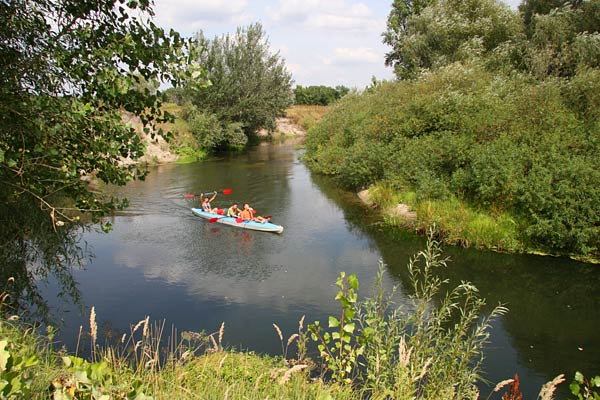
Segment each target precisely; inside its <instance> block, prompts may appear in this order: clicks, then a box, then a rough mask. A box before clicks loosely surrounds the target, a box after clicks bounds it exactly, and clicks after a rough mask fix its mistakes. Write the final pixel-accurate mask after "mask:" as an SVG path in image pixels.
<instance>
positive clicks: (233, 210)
mask: <svg viewBox="0 0 600 400" xmlns="http://www.w3.org/2000/svg"><path fill="white" fill-rule="evenodd" d="M227 216H228V217H239V216H240V209H239V208H238V205H237V203H233V205H232V206H231V207H229V208H228V209H227Z"/></svg>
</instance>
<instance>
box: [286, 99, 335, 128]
mask: <svg viewBox="0 0 600 400" xmlns="http://www.w3.org/2000/svg"><path fill="white" fill-rule="evenodd" d="M328 111H329V107H328V106H316V105H312V106H309V105H295V106H292V107H290V108H288V109H287V110H286V112H285V113H286V116H287V117H288V118H289V119H290V120H291V121H292V122H293V123H295V124H296V125H300V126H301V127H303V128H304V129H305V130H307V131H308V130H309V129H310V128H311V127H312V126H313V125H314V124H315V123H317V122H319V121H320V120H321V118H323V116H324V115H325V114H326V113H327V112H328Z"/></svg>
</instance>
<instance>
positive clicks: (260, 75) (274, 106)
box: [192, 23, 293, 136]
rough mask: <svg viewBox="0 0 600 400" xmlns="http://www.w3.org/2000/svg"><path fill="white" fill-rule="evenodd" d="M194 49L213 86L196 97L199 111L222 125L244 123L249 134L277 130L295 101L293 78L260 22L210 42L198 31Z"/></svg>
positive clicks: (194, 102) (193, 97) (201, 91)
mask: <svg viewBox="0 0 600 400" xmlns="http://www.w3.org/2000/svg"><path fill="white" fill-rule="evenodd" d="M192 50H193V51H195V52H196V54H197V61H198V63H199V64H200V65H201V66H202V67H203V68H204V69H205V70H206V71H207V77H208V79H209V80H210V82H211V85H210V86H209V87H207V88H206V89H204V90H200V91H198V92H197V93H195V94H194V95H193V96H192V103H193V104H194V105H195V106H196V107H197V108H198V109H199V110H202V111H204V112H207V113H209V114H215V115H216V116H217V117H218V119H219V121H220V122H221V123H222V125H223V126H228V125H229V124H231V123H238V124H241V126H242V127H243V130H244V132H245V134H246V135H247V136H251V135H253V134H255V133H256V132H257V131H258V130H259V129H261V128H267V129H274V127H275V119H276V118H277V117H278V116H281V115H283V113H284V110H285V109H286V108H287V107H288V106H290V105H291V104H292V102H293V94H292V90H291V82H292V77H291V74H290V73H289V72H288V71H287V69H286V66H285V62H284V60H283V59H282V58H281V56H280V55H279V53H278V52H277V53H271V51H270V49H269V42H268V40H267V38H266V37H265V33H264V31H263V28H262V26H261V25H260V24H259V23H255V24H251V25H249V26H248V27H245V28H238V29H237V31H236V33H235V34H234V35H229V34H227V35H223V36H220V37H215V38H214V39H212V40H209V39H207V38H206V37H205V36H204V34H203V33H202V32H199V33H198V34H197V36H196V38H195V40H194V43H193V48H192Z"/></svg>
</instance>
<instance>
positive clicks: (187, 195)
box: [183, 193, 196, 199]
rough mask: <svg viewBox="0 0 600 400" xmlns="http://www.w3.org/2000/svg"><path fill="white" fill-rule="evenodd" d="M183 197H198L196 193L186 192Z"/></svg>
mask: <svg viewBox="0 0 600 400" xmlns="http://www.w3.org/2000/svg"><path fill="white" fill-rule="evenodd" d="M183 197H185V198H186V199H193V198H194V197H196V195H195V194H192V193H186V194H184V195H183Z"/></svg>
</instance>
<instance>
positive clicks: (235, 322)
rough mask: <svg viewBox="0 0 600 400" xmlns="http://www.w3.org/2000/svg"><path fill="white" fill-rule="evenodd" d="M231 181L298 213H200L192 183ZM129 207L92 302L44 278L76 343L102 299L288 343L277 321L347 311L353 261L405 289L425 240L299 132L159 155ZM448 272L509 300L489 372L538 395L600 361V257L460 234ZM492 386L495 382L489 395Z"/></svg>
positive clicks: (93, 283) (94, 274)
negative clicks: (327, 163) (198, 159)
mask: <svg viewBox="0 0 600 400" xmlns="http://www.w3.org/2000/svg"><path fill="white" fill-rule="evenodd" d="M223 188H231V189H232V190H233V193H232V194H231V195H230V196H223V195H221V196H219V197H217V199H216V200H215V201H214V202H213V205H219V206H226V205H229V204H230V203H231V202H233V201H237V202H249V203H250V204H251V205H252V206H253V207H254V208H255V209H257V210H258V211H259V213H261V214H263V215H265V214H269V215H272V216H273V222H275V223H278V224H281V225H283V226H284V227H285V231H284V232H283V234H282V235H276V234H270V233H262V232H253V231H245V230H239V229H235V228H231V227H227V226H223V225H219V224H209V223H208V222H207V221H206V220H203V219H200V218H198V217H194V216H193V215H192V214H191V212H190V207H193V206H194V207H195V206H198V202H197V201H196V202H194V201H190V200H186V199H184V197H183V195H184V194H185V193H200V192H201V191H208V190H213V189H223ZM116 193H118V194H119V195H122V196H126V197H127V198H129V200H130V203H131V205H130V207H129V208H128V209H127V211H125V212H121V213H119V214H117V215H115V216H114V217H112V223H113V226H114V229H113V231H112V232H111V233H110V234H108V235H105V234H101V233H97V232H86V233H84V234H83V239H84V240H85V241H86V242H87V243H88V245H89V246H90V248H91V251H92V252H93V254H94V257H93V258H92V259H91V260H90V262H89V263H88V264H87V266H86V268H85V269H84V270H75V271H74V278H75V281H76V282H77V283H78V288H79V290H80V292H81V294H82V299H83V304H82V305H81V306H78V305H75V304H70V303H69V302H68V301H67V302H65V301H63V300H59V299H57V300H54V299H56V295H57V294H58V293H59V292H60V290H61V287H60V285H58V284H57V283H56V282H50V284H49V285H48V286H47V287H46V288H45V289H44V295H45V296H46V298H47V299H49V302H50V305H51V306H52V311H53V312H52V316H53V317H54V318H55V319H56V320H62V333H61V335H60V339H61V340H62V341H63V342H64V343H66V345H67V346H68V347H70V348H71V349H74V346H75V342H76V336H77V332H78V330H79V326H80V325H84V326H85V325H86V319H87V315H88V312H89V308H90V307H91V306H95V308H96V313H97V315H98V319H99V325H101V326H103V327H104V328H105V331H106V332H107V335H110V334H111V333H112V334H114V335H119V336H120V334H121V333H123V332H126V331H128V328H129V325H130V324H135V323H136V322H137V321H139V320H141V319H143V318H144V317H145V316H146V315H149V316H150V317H151V319H153V320H162V319H166V326H167V327H169V326H171V324H174V325H175V326H176V327H177V328H178V330H179V331H184V330H193V331H200V330H205V331H207V332H214V331H216V330H218V328H219V326H220V324H221V322H222V321H224V322H225V325H226V329H225V340H226V342H227V343H228V344H229V345H234V346H238V347H241V348H243V349H249V350H254V351H257V352H268V353H271V354H280V349H281V347H280V343H279V340H278V338H277V336H276V334H275V332H274V330H273V327H272V325H271V324H272V323H277V324H278V325H279V326H280V327H281V329H282V330H283V332H284V334H286V336H289V335H290V334H291V333H292V332H294V331H296V329H297V323H298V320H299V319H300V318H301V317H302V315H306V318H307V322H312V321H314V320H317V319H320V320H325V318H326V316H327V315H329V314H333V313H335V312H336V304H335V302H334V300H333V296H334V294H335V291H336V289H335V287H334V283H335V280H336V278H337V276H338V274H339V272H340V271H346V272H348V273H356V274H357V276H358V278H359V279H360V281H361V284H362V286H361V289H362V293H363V294H364V293H367V292H368V287H369V284H370V282H371V281H372V280H373V278H374V276H375V274H376V272H377V268H378V266H377V265H378V260H380V259H383V261H384V262H385V263H386V264H387V266H388V267H387V274H386V277H385V280H386V282H385V283H386V285H387V286H388V287H390V286H392V285H399V286H400V287H401V289H402V290H406V289H405V287H406V286H403V285H406V283H407V281H406V279H407V277H406V264H407V262H408V258H409V256H410V255H412V254H414V253H415V252H417V251H418V250H420V249H422V248H423V245H424V240H423V239H422V238H419V237H416V236H414V235H411V234H408V233H400V232H389V231H386V230H383V229H382V228H381V227H380V225H378V224H377V223H376V221H377V216H376V215H375V214H374V213H373V212H372V211H371V210H369V209H368V208H366V207H364V206H363V205H362V204H360V203H359V202H358V200H357V199H356V198H355V196H354V195H353V194H351V193H347V192H344V191H341V190H339V189H336V188H335V186H334V185H333V184H332V183H331V182H330V181H329V180H328V179H326V178H323V177H320V176H314V175H311V174H310V172H309V171H308V170H307V169H306V167H305V166H304V165H303V164H302V163H300V162H299V161H298V159H297V153H296V151H295V150H294V148H293V146H291V145H261V146H257V147H255V148H253V149H251V150H250V151H249V152H247V153H245V154H242V155H236V156H231V157H227V158H223V159H216V160H212V161H208V162H203V163H197V164H189V165H166V166H160V167H156V168H154V169H153V170H152V171H151V174H150V175H149V176H148V178H147V179H146V181H144V182H134V183H132V184H130V185H128V186H127V187H125V188H120V189H118V190H117V192H116ZM446 254H447V255H449V256H450V257H451V258H452V260H453V261H452V262H451V264H450V266H449V268H448V269H447V270H446V271H444V272H443V273H444V274H445V276H446V277H447V278H449V279H450V280H451V283H452V284H453V285H456V284H457V283H459V282H460V281H461V280H469V281H471V282H473V283H474V284H475V285H476V286H477V287H478V288H479V289H480V291H481V294H482V295H483V296H484V297H485V298H487V299H488V304H490V307H491V306H493V305H495V304H497V303H498V302H502V303H504V304H506V305H507V306H508V307H509V308H510V312H509V313H508V314H507V315H506V316H504V317H503V318H501V319H499V320H497V321H496V322H495V323H494V328H493V331H492V338H491V343H490V344H489V345H488V346H487V349H486V355H487V360H486V361H485V366H484V367H485V370H486V376H487V378H488V379H489V380H490V381H491V382H494V383H495V382H498V381H500V380H503V379H507V378H509V377H512V376H513V375H514V373H515V372H517V373H519V375H520V377H521V381H522V384H523V390H524V393H525V398H535V395H536V394H537V392H538V391H539V388H540V387H541V385H542V384H543V383H544V382H546V381H548V380H550V379H552V378H553V377H554V376H556V375H558V374H559V373H563V372H564V373H567V374H568V377H569V378H570V377H571V376H572V374H573V372H574V371H575V370H582V371H584V372H585V373H587V374H592V373H598V372H599V368H600V346H598V342H599V339H600V335H599V333H598V332H599V330H600V295H599V294H598V292H599V290H598V289H599V288H600V268H598V267H595V266H591V265H585V264H580V263H577V262H574V261H571V260H568V259H562V258H550V257H536V256H515V255H505V254H496V253H491V252H481V251H473V250H464V249H459V248H447V249H446ZM485 396H487V392H484V396H483V397H484V398H485Z"/></svg>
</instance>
